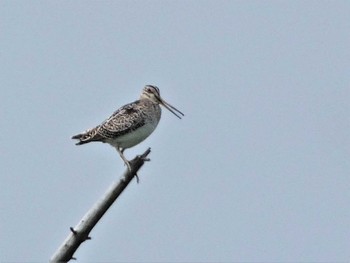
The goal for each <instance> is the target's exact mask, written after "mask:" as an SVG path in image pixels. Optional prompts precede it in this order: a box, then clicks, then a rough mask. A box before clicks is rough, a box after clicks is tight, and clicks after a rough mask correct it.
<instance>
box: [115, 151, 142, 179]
mask: <svg viewBox="0 0 350 263" xmlns="http://www.w3.org/2000/svg"><path fill="white" fill-rule="evenodd" d="M116 149H117V151H118V153H119V155H120V157H121V158H122V159H123V161H124V163H125V164H126V166H127V167H128V169H129V172H130V173H131V166H130V162H129V161H128V160H127V159H126V158H125V156H124V154H123V152H124V150H125V149H123V148H119V147H116ZM135 176H136V181H137V183H138V182H139V177H138V176H137V173H135Z"/></svg>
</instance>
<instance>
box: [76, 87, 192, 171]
mask: <svg viewBox="0 0 350 263" xmlns="http://www.w3.org/2000/svg"><path fill="white" fill-rule="evenodd" d="M160 105H162V106H163V107H165V108H166V109H167V110H169V111H170V112H172V113H173V114H174V115H175V116H176V117H178V118H179V119H181V117H183V116H185V115H184V114H183V113H182V112H181V111H179V110H178V109H176V108H175V107H174V106H172V105H171V104H169V103H168V102H166V101H165V100H164V99H163V98H162V97H161V96H160V91H159V88H158V87H157V86H153V85H146V86H145V87H144V88H143V90H142V92H141V95H140V98H139V99H138V100H136V101H134V102H132V103H129V104H126V105H124V106H122V107H121V108H119V109H118V110H116V111H115V112H114V113H113V114H112V115H111V116H110V117H109V118H108V119H106V120H105V121H103V122H102V123H101V124H100V125H97V126H96V127H94V128H91V129H87V130H86V131H84V132H82V133H79V134H77V135H74V136H72V139H75V140H78V142H77V143H76V145H83V144H86V143H90V142H103V143H108V144H110V145H111V146H112V147H114V148H115V149H116V150H117V151H118V153H119V155H120V157H121V158H122V160H123V161H124V163H125V164H126V166H127V167H128V169H129V171H130V172H131V166H130V162H129V161H128V160H127V159H126V157H125V156H124V150H125V149H128V148H131V147H133V146H135V145H137V144H139V143H141V142H142V141H144V140H145V139H146V138H147V137H148V136H149V135H151V133H152V132H153V131H154V130H155V129H156V127H157V125H158V123H159V120H160V117H161V112H162V111H161V107H160Z"/></svg>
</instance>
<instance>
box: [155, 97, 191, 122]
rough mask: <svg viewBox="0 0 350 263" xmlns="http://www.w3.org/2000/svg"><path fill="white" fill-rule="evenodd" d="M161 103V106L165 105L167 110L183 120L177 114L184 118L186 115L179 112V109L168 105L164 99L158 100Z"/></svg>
mask: <svg viewBox="0 0 350 263" xmlns="http://www.w3.org/2000/svg"><path fill="white" fill-rule="evenodd" d="M158 99H159V102H160V104H161V105H163V106H164V107H165V108H167V109H168V110H169V111H170V112H172V113H173V114H174V115H175V116H176V117H178V118H179V119H181V116H179V115H177V114H176V113H175V111H176V112H178V113H179V114H181V115H182V116H185V114H183V113H182V112H181V111H179V110H178V109H176V108H175V107H174V106H172V105H170V104H169V103H167V102H166V101H165V100H163V99H162V98H160V97H159V98H158Z"/></svg>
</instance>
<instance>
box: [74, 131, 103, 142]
mask: <svg viewBox="0 0 350 263" xmlns="http://www.w3.org/2000/svg"><path fill="white" fill-rule="evenodd" d="M99 137H100V136H98V134H97V129H96V128H94V129H90V130H87V131H85V132H83V133H79V134H77V135H74V136H72V139H73V140H79V141H78V142H77V143H76V144H75V145H82V144H85V143H89V142H92V141H100V140H101V138H99Z"/></svg>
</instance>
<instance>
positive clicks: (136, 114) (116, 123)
mask: <svg viewBox="0 0 350 263" xmlns="http://www.w3.org/2000/svg"><path fill="white" fill-rule="evenodd" d="M139 104H140V101H139V100H137V101H135V102H132V103H129V104H126V105H125V106H123V107H121V108H120V109H118V110H117V111H115V112H114V113H113V114H112V115H111V116H110V117H109V118H108V119H107V120H105V121H104V122H103V123H102V124H101V125H100V126H99V127H98V131H97V133H98V134H99V135H100V136H102V137H104V138H115V137H118V136H121V135H124V134H126V133H128V132H130V131H132V130H136V129H137V128H139V127H141V126H143V125H145V120H144V118H143V114H142V111H141V108H140V106H139Z"/></svg>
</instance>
